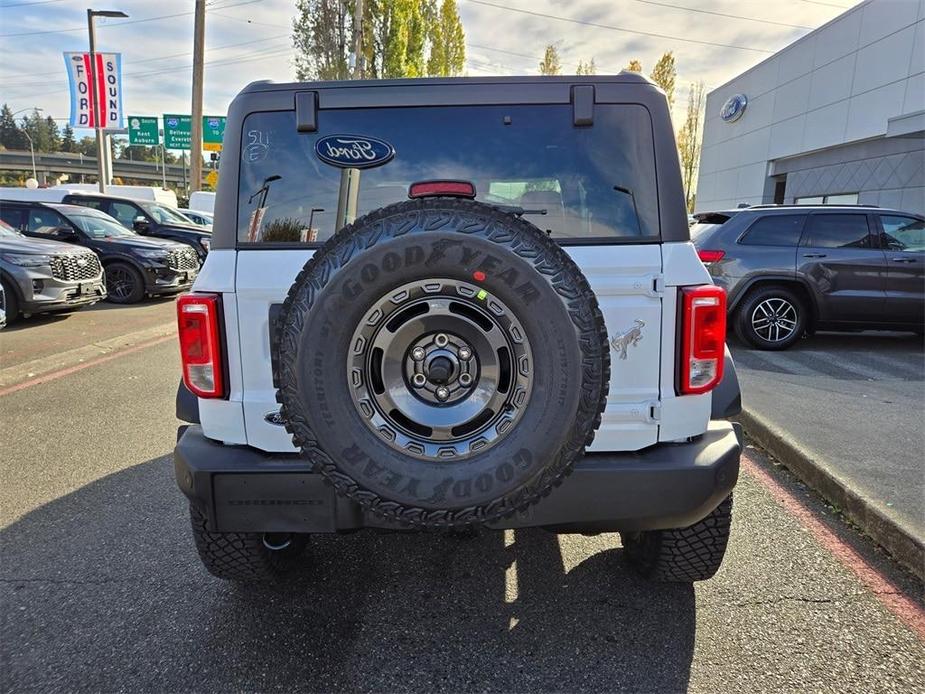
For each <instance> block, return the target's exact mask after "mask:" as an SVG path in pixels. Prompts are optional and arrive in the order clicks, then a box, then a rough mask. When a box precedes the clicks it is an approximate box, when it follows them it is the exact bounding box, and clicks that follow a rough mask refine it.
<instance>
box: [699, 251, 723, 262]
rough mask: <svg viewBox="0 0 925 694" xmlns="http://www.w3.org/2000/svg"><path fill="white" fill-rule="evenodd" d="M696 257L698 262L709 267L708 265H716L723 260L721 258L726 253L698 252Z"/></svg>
mask: <svg viewBox="0 0 925 694" xmlns="http://www.w3.org/2000/svg"><path fill="white" fill-rule="evenodd" d="M697 255H698V256H699V257H700V262H701V263H703V264H704V265H709V264H710V263H716V262H719V261H720V260H722V259H723V256H725V255H726V251H706V250H699V251H697Z"/></svg>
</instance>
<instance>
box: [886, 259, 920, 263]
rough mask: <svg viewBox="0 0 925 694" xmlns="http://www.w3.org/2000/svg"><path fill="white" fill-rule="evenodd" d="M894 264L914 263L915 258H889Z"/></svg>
mask: <svg viewBox="0 0 925 694" xmlns="http://www.w3.org/2000/svg"><path fill="white" fill-rule="evenodd" d="M890 260H892V261H893V262H894V263H914V262H915V258H890Z"/></svg>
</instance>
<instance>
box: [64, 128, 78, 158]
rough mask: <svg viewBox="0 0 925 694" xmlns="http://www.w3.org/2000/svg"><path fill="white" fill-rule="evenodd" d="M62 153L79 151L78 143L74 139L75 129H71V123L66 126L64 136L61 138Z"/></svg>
mask: <svg viewBox="0 0 925 694" xmlns="http://www.w3.org/2000/svg"><path fill="white" fill-rule="evenodd" d="M61 151H62V152H76V151H77V141H76V140H75V139H74V128H72V127H71V124H70V123H68V124H67V125H65V126H64V134H63V135H62V137H61Z"/></svg>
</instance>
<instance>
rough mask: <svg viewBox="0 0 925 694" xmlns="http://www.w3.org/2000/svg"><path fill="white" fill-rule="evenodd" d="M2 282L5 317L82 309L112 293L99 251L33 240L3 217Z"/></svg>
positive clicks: (0, 237) (0, 241)
mask: <svg viewBox="0 0 925 694" xmlns="http://www.w3.org/2000/svg"><path fill="white" fill-rule="evenodd" d="M0 285H2V287H3V297H4V301H3V309H4V313H5V319H6V320H8V321H10V322H12V321H14V320H16V318H17V317H18V316H20V315H24V316H28V315H31V314H34V313H52V312H62V311H64V312H67V311H76V310H77V309H80V308H83V307H84V306H90V305H92V304H95V303H96V302H97V301H99V300H100V299H103V298H105V297H106V286H105V284H104V282H103V267H102V265H101V264H100V260H99V258H98V257H97V255H96V254H95V253H94V252H93V251H91V250H89V249H87V248H82V247H80V246H76V245H74V244H71V243H63V242H61V241H55V240H52V239H33V238H29V237H27V236H24V235H22V234H20V233H19V232H18V231H16V230H15V229H13V228H12V227H11V226H9V225H8V224H6V223H4V222H0Z"/></svg>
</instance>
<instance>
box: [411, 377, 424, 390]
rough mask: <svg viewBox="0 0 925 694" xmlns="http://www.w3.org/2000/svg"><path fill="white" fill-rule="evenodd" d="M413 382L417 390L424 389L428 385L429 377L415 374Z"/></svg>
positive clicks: (412, 378)
mask: <svg viewBox="0 0 925 694" xmlns="http://www.w3.org/2000/svg"><path fill="white" fill-rule="evenodd" d="M411 382H412V383H413V384H414V386H415V387H416V388H423V387H424V384H425V383H427V377H426V376H425V375H424V374H414V376H412V377H411Z"/></svg>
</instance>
